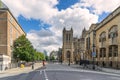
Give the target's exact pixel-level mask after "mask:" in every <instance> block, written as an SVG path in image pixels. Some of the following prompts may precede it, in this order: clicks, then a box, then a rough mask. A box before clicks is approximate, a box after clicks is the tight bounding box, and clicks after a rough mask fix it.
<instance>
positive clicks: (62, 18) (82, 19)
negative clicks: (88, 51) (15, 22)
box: [2, 0, 120, 52]
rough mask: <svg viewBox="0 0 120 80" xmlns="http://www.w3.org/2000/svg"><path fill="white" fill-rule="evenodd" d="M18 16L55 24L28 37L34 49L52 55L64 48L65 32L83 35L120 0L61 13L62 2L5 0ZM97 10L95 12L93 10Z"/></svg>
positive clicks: (84, 0)
mask: <svg viewBox="0 0 120 80" xmlns="http://www.w3.org/2000/svg"><path fill="white" fill-rule="evenodd" d="M2 1H3V2H4V3H5V4H6V5H7V6H8V7H9V8H10V10H11V11H12V13H13V14H14V15H15V17H18V16H20V15H22V16H24V17H25V18H27V19H30V18H33V19H38V20H41V21H43V22H44V23H46V24H49V25H51V27H50V28H48V30H44V29H42V30H40V31H36V30H31V31H30V32H29V33H27V38H28V39H29V40H30V41H31V42H32V44H33V45H34V47H35V48H36V49H37V50H39V51H43V50H44V49H46V50H47V51H48V52H50V51H51V50H57V49H58V48H59V47H62V29H63V27H66V28H67V29H70V28H71V27H73V30H74V36H78V37H79V36H80V34H81V30H82V29H83V28H84V27H86V28H87V29H88V28H89V26H90V25H91V23H96V22H98V18H99V15H100V14H102V13H103V12H111V11H113V10H114V9H115V8H116V7H117V6H119V4H120V0H80V2H78V3H76V4H74V5H72V6H71V7H69V8H67V9H65V10H62V11H59V10H58V9H57V8H56V5H57V4H59V2H58V0H12V1H11V0H2ZM88 7H89V8H93V10H89V9H88Z"/></svg>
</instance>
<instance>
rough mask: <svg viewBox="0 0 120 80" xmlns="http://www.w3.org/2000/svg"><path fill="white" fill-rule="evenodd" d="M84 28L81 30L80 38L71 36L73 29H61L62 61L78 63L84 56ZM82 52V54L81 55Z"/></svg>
mask: <svg viewBox="0 0 120 80" xmlns="http://www.w3.org/2000/svg"><path fill="white" fill-rule="evenodd" d="M86 32H87V31H86V29H84V30H83V31H82V34H83V35H82V36H81V37H80V38H77V37H73V29H72V28H71V30H66V29H65V28H64V29H63V47H62V61H63V62H69V60H70V62H71V63H74V62H76V63H78V62H79V61H80V60H81V59H82V58H83V56H84V52H85V50H84V49H85V48H84V47H85V46H84V43H85V35H86ZM81 54H82V55H81Z"/></svg>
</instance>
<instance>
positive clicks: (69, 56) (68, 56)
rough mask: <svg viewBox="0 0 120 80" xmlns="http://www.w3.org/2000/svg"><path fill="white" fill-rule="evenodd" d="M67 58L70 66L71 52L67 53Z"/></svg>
mask: <svg viewBox="0 0 120 80" xmlns="http://www.w3.org/2000/svg"><path fill="white" fill-rule="evenodd" d="M66 58H67V61H68V62H69V63H68V65H69V66H70V62H71V52H70V51H67V53H66Z"/></svg>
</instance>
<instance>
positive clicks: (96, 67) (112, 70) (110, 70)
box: [62, 63, 120, 75]
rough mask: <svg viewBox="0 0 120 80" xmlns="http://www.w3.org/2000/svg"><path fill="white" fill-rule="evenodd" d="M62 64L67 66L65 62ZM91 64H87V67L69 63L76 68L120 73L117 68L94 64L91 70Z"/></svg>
mask: <svg viewBox="0 0 120 80" xmlns="http://www.w3.org/2000/svg"><path fill="white" fill-rule="evenodd" d="M62 65H66V66H68V64H66V63H63V64H62ZM92 66H93V65H89V66H87V67H84V66H81V65H78V64H71V65H70V67H72V68H76V69H84V70H92V71H100V72H107V73H114V74H119V75H120V70H118V69H112V68H104V67H99V66H95V70H93V69H92Z"/></svg>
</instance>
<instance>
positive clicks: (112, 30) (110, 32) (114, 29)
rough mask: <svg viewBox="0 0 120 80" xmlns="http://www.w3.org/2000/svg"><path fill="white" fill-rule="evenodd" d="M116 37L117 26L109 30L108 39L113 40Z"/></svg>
mask: <svg viewBox="0 0 120 80" xmlns="http://www.w3.org/2000/svg"><path fill="white" fill-rule="evenodd" d="M117 36H118V27H117V25H114V26H112V27H111V28H110V30H109V35H108V38H115V37H117Z"/></svg>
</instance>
